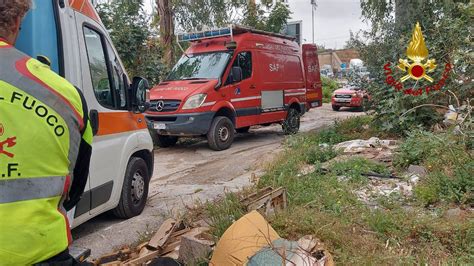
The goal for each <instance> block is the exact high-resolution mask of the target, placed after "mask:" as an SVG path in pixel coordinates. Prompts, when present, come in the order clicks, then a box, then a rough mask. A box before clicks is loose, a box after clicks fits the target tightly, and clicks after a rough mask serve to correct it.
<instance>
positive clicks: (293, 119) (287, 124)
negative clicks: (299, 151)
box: [282, 108, 301, 135]
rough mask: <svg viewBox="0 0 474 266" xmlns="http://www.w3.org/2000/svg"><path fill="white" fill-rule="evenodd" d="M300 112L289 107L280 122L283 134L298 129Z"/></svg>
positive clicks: (293, 132)
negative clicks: (284, 117)
mask: <svg viewBox="0 0 474 266" xmlns="http://www.w3.org/2000/svg"><path fill="white" fill-rule="evenodd" d="M300 117H301V115H300V112H298V110H296V109H295V108H290V109H289V110H288V114H287V116H286V119H285V121H283V123H282V128H283V133H284V134H285V135H292V134H296V133H298V130H299V129H300Z"/></svg>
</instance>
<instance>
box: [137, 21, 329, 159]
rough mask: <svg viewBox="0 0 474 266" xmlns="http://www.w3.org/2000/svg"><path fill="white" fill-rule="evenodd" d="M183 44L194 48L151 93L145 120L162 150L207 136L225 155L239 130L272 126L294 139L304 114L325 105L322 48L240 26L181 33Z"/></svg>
mask: <svg viewBox="0 0 474 266" xmlns="http://www.w3.org/2000/svg"><path fill="white" fill-rule="evenodd" d="M178 41H188V42H190V46H189V48H188V49H187V50H186V52H185V54H184V55H183V56H182V57H181V59H180V60H179V61H178V62H177V63H176V65H175V66H174V67H173V69H172V70H171V72H170V74H169V75H168V77H167V78H166V79H165V80H164V81H162V82H161V83H160V84H158V85H156V86H155V87H154V88H153V89H152V90H151V92H150V97H151V107H150V109H149V111H148V112H147V114H146V117H147V121H148V124H149V126H150V128H152V129H153V132H156V135H155V142H156V143H157V144H158V145H159V146H161V147H168V146H172V145H174V144H175V143H176V141H177V140H178V137H189V136H205V137H207V139H208V142H209V146H210V147H211V148H212V149H214V150H224V149H227V148H229V147H230V146H231V144H232V141H233V139H234V136H235V133H236V132H237V133H244V132H247V131H248V129H249V127H250V126H254V125H270V124H272V123H280V124H281V125H282V127H283V131H284V132H285V133H286V134H294V133H296V132H297V131H298V129H299V125H300V117H301V115H303V114H304V113H305V112H306V111H307V110H308V109H310V108H311V107H318V106H321V102H322V93H321V80H320V76H319V65H318V57H317V50H316V46H315V45H306V44H305V45H303V46H302V47H300V46H299V45H298V44H297V43H296V42H295V41H294V39H293V37H289V36H284V35H280V34H274V33H268V32H263V31H258V30H254V29H249V28H244V27H240V26H232V27H229V28H222V29H217V30H211V31H204V32H197V33H187V34H182V35H178Z"/></svg>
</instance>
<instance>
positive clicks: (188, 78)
mask: <svg viewBox="0 0 474 266" xmlns="http://www.w3.org/2000/svg"><path fill="white" fill-rule="evenodd" d="M198 79H207V78H191V77H187V78H182V79H181V80H198Z"/></svg>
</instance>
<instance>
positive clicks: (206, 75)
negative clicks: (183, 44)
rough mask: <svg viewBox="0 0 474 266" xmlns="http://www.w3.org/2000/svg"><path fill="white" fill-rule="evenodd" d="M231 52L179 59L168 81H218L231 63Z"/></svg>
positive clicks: (193, 55)
mask: <svg viewBox="0 0 474 266" xmlns="http://www.w3.org/2000/svg"><path fill="white" fill-rule="evenodd" d="M230 57H231V54H230V53H229V52H215V53H205V54H189V55H188V56H183V57H181V59H179V61H178V63H176V65H175V66H174V67H173V69H172V70H171V72H170V74H169V75H168V78H167V79H166V80H168V81H169V80H186V79H217V78H219V77H220V76H221V75H222V73H223V72H224V69H225V67H226V65H227V63H228V62H229V59H230Z"/></svg>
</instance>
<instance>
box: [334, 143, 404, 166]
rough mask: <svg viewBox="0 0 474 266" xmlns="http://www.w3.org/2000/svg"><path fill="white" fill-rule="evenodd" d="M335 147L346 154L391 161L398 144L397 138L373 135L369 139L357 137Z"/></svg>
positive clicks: (385, 161) (386, 161)
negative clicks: (385, 138) (383, 137)
mask: <svg viewBox="0 0 474 266" xmlns="http://www.w3.org/2000/svg"><path fill="white" fill-rule="evenodd" d="M333 148H334V150H336V151H342V153H343V154H346V155H359V156H362V157H364V158H367V159H371V160H375V161H379V162H383V163H391V162H392V158H393V152H394V150H395V149H396V148H398V145H397V141H396V140H381V139H379V138H376V137H373V138H370V139H368V140H362V139H356V140H349V141H345V142H341V143H338V144H336V145H334V147H333Z"/></svg>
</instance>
